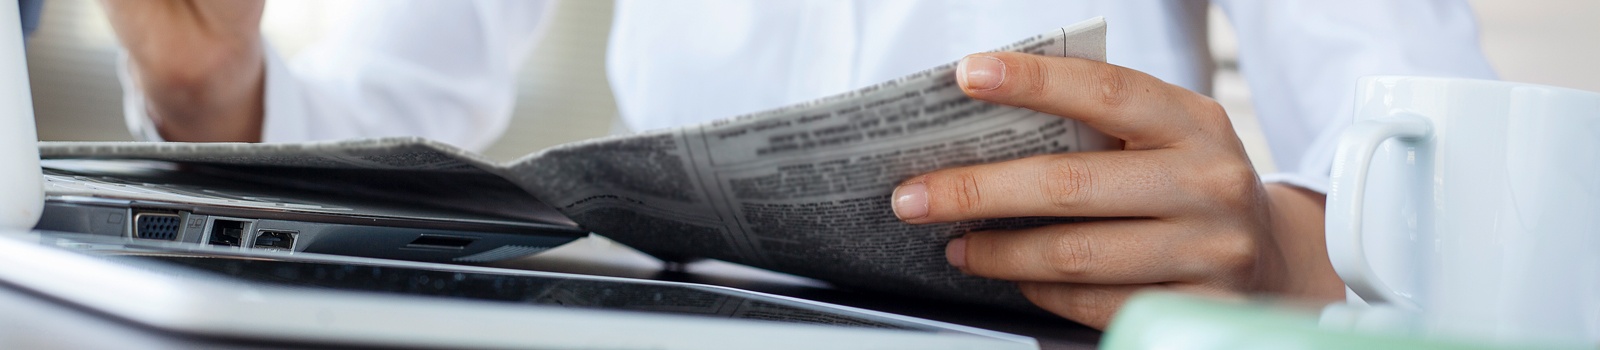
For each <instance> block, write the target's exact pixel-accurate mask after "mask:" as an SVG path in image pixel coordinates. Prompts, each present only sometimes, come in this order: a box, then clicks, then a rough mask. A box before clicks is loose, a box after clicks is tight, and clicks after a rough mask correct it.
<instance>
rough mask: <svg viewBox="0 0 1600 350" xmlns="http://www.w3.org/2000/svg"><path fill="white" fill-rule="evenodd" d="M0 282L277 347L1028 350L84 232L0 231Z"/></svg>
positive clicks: (892, 323) (419, 270)
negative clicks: (267, 343) (904, 349)
mask: <svg viewBox="0 0 1600 350" xmlns="http://www.w3.org/2000/svg"><path fill="white" fill-rule="evenodd" d="M0 288H14V289H17V290H23V291H27V292H29V293H32V294H34V295H38V296H42V298H41V300H40V302H49V301H48V300H54V302H62V303H67V304H69V305H73V306H77V307H81V308H84V309H88V310H91V311H93V314H97V315H104V316H107V317H111V318H113V319H116V320H120V321H126V322H131V323H133V324H136V325H140V326H143V327H145V328H150V329H155V330H158V331H161V332H168V333H173V334H178V335H181V336H192V337H200V338H206V339H235V340H241V341H245V342H259V341H265V342H269V343H272V344H278V345H279V346H284V347H301V346H328V345H332V346H356V347H407V348H606V349H627V348H648V349H753V348H759V349H813V348H828V349H882V348H906V349H980V348H981V349H1036V348H1037V347H1038V345H1037V343H1036V342H1035V341H1034V340H1033V339H1032V338H1028V337H1022V336H1016V335H1010V334H1004V333H998V332H993V331H986V330H982V329H976V328H970V327H965V326H959V325H953V324H947V323H942V322H937V321H929V320H923V319H917V318H912V317H906V316H899V315H894V314H888V313H882V312H876V311H871V310H864V309H856V308H850V307H845V306H838V305H832V304H826V303H819V302H813V301H807V300H802V299H795V298H789V297H783V296H776V295H770V294H763V293H756V292H749V291H743V290H738V289H732V288H723V287H715V286H707V285H698V284H688V283H677V282H663V281H651V280H637V279H626V278H615V277H598V276H587V275H571V274H560V273H550V272H538V271H525V270H508V269H495V268H486V267H475V266H462V265H449V264H436V263H421V262H406V261H395V260H385V259H368V258H356V257H346V256H332V255H322V254H314V253H296V254H287V253H284V252H278V251H267V250H250V249H232V248H226V247H219V246H216V245H207V244H194V243H179V242H171V241H165V240H148V239H145V240H129V239H122V238H119V237H112V236H104V235H92V234H70V233H51V232H37V231H36V232H11V231H0ZM0 317H31V316H27V315H8V316H0Z"/></svg>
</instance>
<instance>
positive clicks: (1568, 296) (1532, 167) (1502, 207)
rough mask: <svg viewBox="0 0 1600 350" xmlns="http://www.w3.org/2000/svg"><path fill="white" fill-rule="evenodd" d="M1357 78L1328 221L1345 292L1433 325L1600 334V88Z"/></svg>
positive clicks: (1548, 336)
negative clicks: (1416, 315)
mask: <svg viewBox="0 0 1600 350" xmlns="http://www.w3.org/2000/svg"><path fill="white" fill-rule="evenodd" d="M1359 85H1360V87H1361V90H1360V92H1359V93H1358V94H1357V106H1356V111H1355V116H1356V120H1357V121H1356V124H1355V125H1354V126H1351V127H1350V129H1348V130H1346V132H1345V134H1344V136H1343V137H1342V138H1341V140H1340V144H1339V148H1338V153H1337V154H1336V155H1335V157H1334V159H1335V161H1334V163H1333V173H1332V180H1333V181H1332V183H1333V187H1332V190H1331V191H1329V192H1328V205H1327V208H1328V211H1327V227H1326V228H1327V231H1326V232H1327V239H1328V241H1327V243H1328V257H1329V258H1330V260H1331V261H1332V263H1333V267H1334V269H1335V270H1337V271H1338V273H1339V277H1340V278H1342V279H1344V281H1345V283H1346V284H1347V285H1348V286H1349V287H1350V289H1351V290H1353V291H1355V293H1356V294H1357V295H1359V296H1360V297H1361V298H1362V299H1364V300H1365V301H1366V302H1368V303H1372V304H1375V305H1378V304H1387V305H1391V306H1394V307H1399V308H1404V309H1411V310H1420V314H1421V323H1420V330H1421V331H1422V332H1424V334H1427V335H1433V336H1443V337H1451V338H1458V339H1464V340H1489V341H1500V342H1511V343H1523V342H1545V341H1550V342H1573V341H1581V342H1594V341H1597V340H1600V234H1597V232H1600V216H1596V215H1595V214H1596V213H1600V94H1597V93H1594V92H1588V91H1580V90H1573V89H1566V88H1558V87H1550V86H1541V85H1532V84H1521V83H1511V82H1502V81H1488V80H1470V79H1448V78H1430V77H1407V76H1387V77H1371V78H1365V79H1362V81H1361V83H1360V84H1359ZM1363 196H1366V197H1369V198H1363Z"/></svg>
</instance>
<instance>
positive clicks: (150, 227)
mask: <svg viewBox="0 0 1600 350" xmlns="http://www.w3.org/2000/svg"><path fill="white" fill-rule="evenodd" d="M182 223H183V222H182V220H180V219H179V218H178V214H168V213H138V214H133V237H134V238H143V239H159V240H167V241H175V240H178V229H179V228H181V227H182Z"/></svg>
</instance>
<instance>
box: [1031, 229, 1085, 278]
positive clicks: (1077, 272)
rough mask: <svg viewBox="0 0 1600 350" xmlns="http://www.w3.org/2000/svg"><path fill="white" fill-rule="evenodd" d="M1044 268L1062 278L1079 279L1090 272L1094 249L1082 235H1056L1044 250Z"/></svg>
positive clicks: (1042, 258)
mask: <svg viewBox="0 0 1600 350" xmlns="http://www.w3.org/2000/svg"><path fill="white" fill-rule="evenodd" d="M1041 260H1043V262H1044V263H1045V266H1047V267H1049V269H1050V270H1051V271H1053V272H1055V273H1056V274H1058V275H1060V276H1063V277H1079V276H1084V275H1086V274H1088V273H1090V272H1091V270H1092V262H1093V260H1094V247H1093V246H1092V245H1091V244H1090V243H1089V241H1088V240H1087V239H1084V238H1083V236H1082V235H1075V234H1070V233H1065V234H1058V235H1056V237H1055V238H1054V239H1052V240H1051V241H1050V245H1049V249H1045V250H1044V256H1043V257H1041Z"/></svg>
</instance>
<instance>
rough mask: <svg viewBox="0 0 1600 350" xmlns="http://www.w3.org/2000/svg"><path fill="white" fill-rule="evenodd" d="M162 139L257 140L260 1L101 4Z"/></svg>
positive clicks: (112, 0)
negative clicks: (124, 49) (125, 53)
mask: <svg viewBox="0 0 1600 350" xmlns="http://www.w3.org/2000/svg"><path fill="white" fill-rule="evenodd" d="M101 3H102V4H103V5H105V9H106V16H107V17H109V18H110V20H111V26H112V28H113V29H115V30H116V33H117V39H118V40H119V41H121V43H122V46H123V47H125V48H126V49H127V51H128V58H129V63H130V65H129V70H130V72H131V73H132V74H133V78H134V80H135V81H136V84H137V85H138V86H139V88H140V90H141V91H143V92H144V95H145V99H146V101H145V105H146V109H147V110H146V112H147V113H149V115H150V119H151V121H153V122H154V123H155V126H156V129H157V130H158V131H159V132H160V133H161V136H162V138H165V139H167V140H168V141H251V142H253V141H260V140H261V118H262V117H261V116H262V101H263V95H262V91H263V83H264V82H265V77H264V75H265V72H264V69H265V65H264V63H263V62H265V61H264V60H265V56H264V52H263V51H264V50H263V49H262V46H261V45H262V43H261V11H262V8H263V6H264V3H263V1H262V0H145V1H130V0H103V1H102V2H101Z"/></svg>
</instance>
